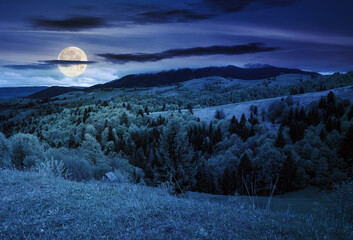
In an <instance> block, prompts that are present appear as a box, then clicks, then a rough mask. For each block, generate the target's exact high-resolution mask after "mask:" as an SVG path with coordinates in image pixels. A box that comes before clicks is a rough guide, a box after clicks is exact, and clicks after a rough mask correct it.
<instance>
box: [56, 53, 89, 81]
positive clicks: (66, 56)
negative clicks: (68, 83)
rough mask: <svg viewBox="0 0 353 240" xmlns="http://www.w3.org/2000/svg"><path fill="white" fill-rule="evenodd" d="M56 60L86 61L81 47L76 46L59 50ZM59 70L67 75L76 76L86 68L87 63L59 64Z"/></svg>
mask: <svg viewBox="0 0 353 240" xmlns="http://www.w3.org/2000/svg"><path fill="white" fill-rule="evenodd" d="M58 60H64V61H87V56H86V54H85V52H84V51H82V49H80V48H78V47H67V48H65V49H64V50H62V51H61V53H60V54H59V56H58ZM58 66H59V69H60V71H61V72H62V73H63V74H65V75H66V76H69V77H76V76H78V75H81V74H82V73H83V72H84V71H85V70H86V68H87V64H72V65H62V64H59V65H58Z"/></svg>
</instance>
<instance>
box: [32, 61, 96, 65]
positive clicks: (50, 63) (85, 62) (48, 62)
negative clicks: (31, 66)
mask: <svg viewBox="0 0 353 240" xmlns="http://www.w3.org/2000/svg"><path fill="white" fill-rule="evenodd" d="M39 62H41V63H44V64H47V65H56V64H60V65H75V64H93V63H97V62H95V61H69V60H45V61H39Z"/></svg>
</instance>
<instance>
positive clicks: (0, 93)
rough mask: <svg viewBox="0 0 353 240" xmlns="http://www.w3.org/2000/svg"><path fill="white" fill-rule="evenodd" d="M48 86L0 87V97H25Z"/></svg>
mask: <svg viewBox="0 0 353 240" xmlns="http://www.w3.org/2000/svg"><path fill="white" fill-rule="evenodd" d="M46 88H48V87H45V86H41V87H4V88H0V98H3V99H4V98H5V99H8V98H20V97H27V96H29V95H31V94H34V93H36V92H39V91H42V90H44V89H46Z"/></svg>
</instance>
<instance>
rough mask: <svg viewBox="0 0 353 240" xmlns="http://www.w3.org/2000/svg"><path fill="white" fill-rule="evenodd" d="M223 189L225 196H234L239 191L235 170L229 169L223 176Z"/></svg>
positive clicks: (225, 170)
mask: <svg viewBox="0 0 353 240" xmlns="http://www.w3.org/2000/svg"><path fill="white" fill-rule="evenodd" d="M221 188H222V192H223V194H226V195H234V193H235V191H236V190H237V175H236V171H235V170H234V169H230V168H229V167H227V168H226V169H224V172H223V176H222V183H221Z"/></svg>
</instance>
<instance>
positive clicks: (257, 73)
mask: <svg viewBox="0 0 353 240" xmlns="http://www.w3.org/2000/svg"><path fill="white" fill-rule="evenodd" d="M290 73H292V74H306V75H318V74H317V73H313V72H305V71H302V70H299V69H289V68H277V67H272V66H271V67H263V68H239V67H235V66H231V65H230V66H227V67H206V68H199V69H189V68H185V69H179V70H171V71H165V72H159V73H145V74H132V75H127V76H125V77H122V78H120V79H117V80H114V81H111V82H108V83H105V84H99V85H95V86H92V87H90V88H88V90H91V89H96V88H131V87H153V86H162V85H168V84H172V83H178V82H184V81H188V80H191V79H196V78H203V77H210V76H218V77H223V78H236V79H243V80H258V79H266V78H269V77H273V76H278V75H280V74H290Z"/></svg>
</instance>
